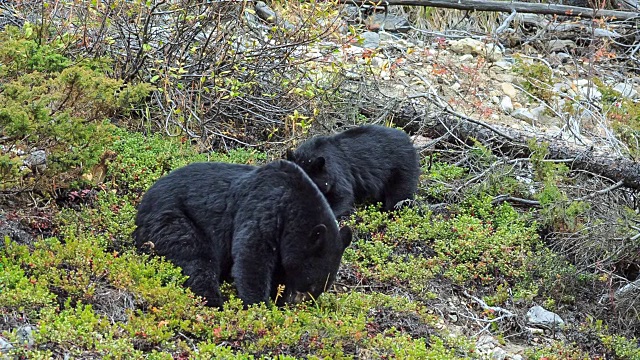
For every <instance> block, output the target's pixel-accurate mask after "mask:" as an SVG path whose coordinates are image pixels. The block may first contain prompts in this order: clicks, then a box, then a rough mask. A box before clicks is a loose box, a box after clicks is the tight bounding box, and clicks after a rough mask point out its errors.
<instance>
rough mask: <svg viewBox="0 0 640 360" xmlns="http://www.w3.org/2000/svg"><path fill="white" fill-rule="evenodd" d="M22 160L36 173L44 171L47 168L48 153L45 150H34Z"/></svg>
mask: <svg viewBox="0 0 640 360" xmlns="http://www.w3.org/2000/svg"><path fill="white" fill-rule="evenodd" d="M22 162H23V164H24V166H26V167H28V168H29V169H31V171H33V172H34V173H35V172H42V171H44V170H46V169H47V153H46V152H45V151H44V150H34V151H32V152H31V153H30V154H29V155H27V157H26V158H25V159H24V160H23V161H22Z"/></svg>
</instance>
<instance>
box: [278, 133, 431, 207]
mask: <svg viewBox="0 0 640 360" xmlns="http://www.w3.org/2000/svg"><path fill="white" fill-rule="evenodd" d="M286 157H287V160H290V161H294V162H295V163H297V164H298V165H300V166H301V167H302V168H303V169H304V170H305V171H306V173H307V174H308V175H309V176H310V177H311V179H312V180H313V181H314V182H315V183H316V185H317V186H318V188H319V189H320V191H322V193H323V194H324V195H325V197H326V198H327V200H328V201H329V204H330V205H331V208H332V209H333V212H334V213H335V216H336V217H340V216H343V215H346V214H348V213H349V212H351V211H352V210H353V206H354V203H356V202H365V201H373V202H382V204H383V209H384V210H385V211H388V210H393V209H394V207H395V206H396V204H397V203H398V202H400V201H402V200H406V199H411V198H412V197H413V195H414V194H415V192H416V190H417V187H418V179H419V177H420V160H419V157H418V152H417V151H416V149H415V148H414V147H413V145H412V143H411V139H410V138H409V136H408V135H407V134H406V133H405V132H404V131H402V130H398V129H393V128H388V127H384V126H379V125H364V126H360V127H357V128H353V129H350V130H347V131H344V132H341V133H339V134H336V135H332V136H314V137H313V138H311V139H310V140H307V141H306V142H304V143H302V144H301V145H300V147H298V148H297V149H296V150H295V151H291V150H288V151H287V156H286Z"/></svg>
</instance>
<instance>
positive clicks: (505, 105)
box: [500, 96, 513, 114]
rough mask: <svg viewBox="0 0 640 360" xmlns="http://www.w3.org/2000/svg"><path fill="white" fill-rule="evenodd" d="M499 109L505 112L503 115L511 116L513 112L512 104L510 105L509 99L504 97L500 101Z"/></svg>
mask: <svg viewBox="0 0 640 360" xmlns="http://www.w3.org/2000/svg"><path fill="white" fill-rule="evenodd" d="M500 109H502V111H504V112H505V114H511V113H512V112H513V104H512V103H511V98H510V97H508V96H505V97H503V98H502V101H500Z"/></svg>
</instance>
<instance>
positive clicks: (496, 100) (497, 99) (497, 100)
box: [491, 95, 500, 105]
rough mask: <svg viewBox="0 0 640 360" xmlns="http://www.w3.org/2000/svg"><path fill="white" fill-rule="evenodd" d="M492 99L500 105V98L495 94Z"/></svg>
mask: <svg viewBox="0 0 640 360" xmlns="http://www.w3.org/2000/svg"><path fill="white" fill-rule="evenodd" d="M491 101H492V102H493V103H494V104H496V105H500V98H499V97H497V96H495V95H494V96H492V97H491Z"/></svg>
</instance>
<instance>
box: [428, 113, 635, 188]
mask: <svg viewBox="0 0 640 360" xmlns="http://www.w3.org/2000/svg"><path fill="white" fill-rule="evenodd" d="M476 122H477V123H472V122H469V121H467V120H464V119H460V118H459V117H456V116H454V115H450V114H447V115H446V116H440V117H438V118H437V119H427V120H426V123H427V124H428V125H427V126H424V127H423V131H424V132H425V135H427V136H429V137H434V138H435V137H441V138H444V139H446V138H447V137H449V138H450V140H454V139H455V138H458V139H461V140H472V139H474V140H477V141H479V142H480V143H482V144H483V145H485V146H487V147H489V148H491V149H495V150H498V151H500V152H501V153H503V154H504V153H509V154H511V155H512V156H518V157H520V156H529V155H531V153H530V150H529V148H528V147H527V146H526V144H527V141H529V140H530V139H535V140H536V141H537V142H539V143H540V142H546V143H548V144H549V147H548V150H549V155H548V158H550V159H555V160H562V159H564V160H570V161H567V162H566V165H567V166H569V167H570V168H571V169H572V170H584V171H587V172H590V173H593V174H597V175H600V176H603V177H605V178H608V179H611V180H612V181H614V182H622V186H625V187H627V188H631V189H636V190H640V163H638V162H635V161H633V160H631V159H629V158H626V157H622V156H612V155H611V154H610V153H608V152H604V151H600V150H599V149H597V148H596V147H594V146H589V147H587V146H580V145H576V144H573V143H570V142H568V141H566V140H560V139H552V138H545V137H538V136H535V135H533V134H527V133H523V132H520V131H517V130H514V129H512V128H509V127H506V126H500V125H494V124H491V125H488V124H478V123H480V122H478V121H477V120H476ZM505 135H506V137H505ZM507 137H508V138H507Z"/></svg>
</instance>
